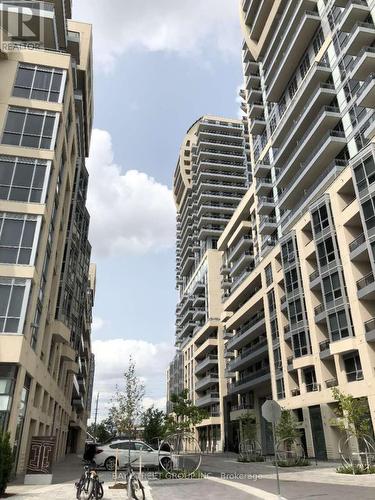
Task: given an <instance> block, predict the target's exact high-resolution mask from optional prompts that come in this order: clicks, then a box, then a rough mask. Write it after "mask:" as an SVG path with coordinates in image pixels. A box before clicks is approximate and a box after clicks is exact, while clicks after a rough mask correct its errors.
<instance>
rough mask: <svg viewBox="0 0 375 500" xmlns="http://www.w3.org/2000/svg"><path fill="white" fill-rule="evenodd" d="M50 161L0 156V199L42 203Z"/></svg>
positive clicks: (44, 196)
mask: <svg viewBox="0 0 375 500" xmlns="http://www.w3.org/2000/svg"><path fill="white" fill-rule="evenodd" d="M49 170H50V162H47V161H45V160H40V159H37V158H35V159H34V158H21V157H13V156H0V199H1V200H11V201H26V202H34V203H44V201H45V198H46V191H47V183H48V175H49Z"/></svg>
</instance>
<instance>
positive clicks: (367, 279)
mask: <svg viewBox="0 0 375 500" xmlns="http://www.w3.org/2000/svg"><path fill="white" fill-rule="evenodd" d="M374 281H375V279H374V275H373V274H372V273H369V274H367V275H366V276H364V277H363V278H361V279H360V280H358V281H357V290H362V289H363V288H365V287H366V286H367V285H371V283H374Z"/></svg>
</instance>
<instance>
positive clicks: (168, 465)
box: [160, 457, 173, 472]
mask: <svg viewBox="0 0 375 500" xmlns="http://www.w3.org/2000/svg"><path fill="white" fill-rule="evenodd" d="M160 463H161V466H162V467H163V469H165V470H166V471H168V472H170V471H171V470H172V469H173V467H172V460H171V459H170V458H169V457H164V458H162V459H161V461H160Z"/></svg>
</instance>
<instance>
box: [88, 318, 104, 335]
mask: <svg viewBox="0 0 375 500" xmlns="http://www.w3.org/2000/svg"><path fill="white" fill-rule="evenodd" d="M105 325H106V321H105V320H104V319H103V318H100V317H99V316H94V317H93V319H92V325H91V328H92V331H93V332H99V331H100V330H103V328H104V326H105Z"/></svg>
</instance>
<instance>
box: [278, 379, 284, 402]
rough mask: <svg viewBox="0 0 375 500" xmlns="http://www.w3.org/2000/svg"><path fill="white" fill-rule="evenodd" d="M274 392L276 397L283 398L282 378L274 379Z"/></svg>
mask: <svg viewBox="0 0 375 500" xmlns="http://www.w3.org/2000/svg"><path fill="white" fill-rule="evenodd" d="M276 393H277V399H284V398H285V386H284V379H283V378H279V379H278V380H276Z"/></svg>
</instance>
